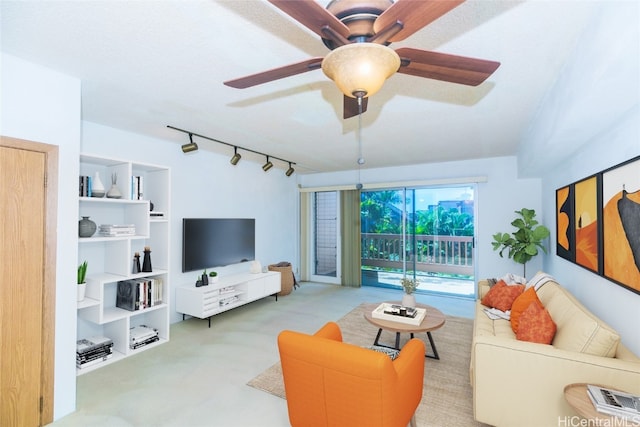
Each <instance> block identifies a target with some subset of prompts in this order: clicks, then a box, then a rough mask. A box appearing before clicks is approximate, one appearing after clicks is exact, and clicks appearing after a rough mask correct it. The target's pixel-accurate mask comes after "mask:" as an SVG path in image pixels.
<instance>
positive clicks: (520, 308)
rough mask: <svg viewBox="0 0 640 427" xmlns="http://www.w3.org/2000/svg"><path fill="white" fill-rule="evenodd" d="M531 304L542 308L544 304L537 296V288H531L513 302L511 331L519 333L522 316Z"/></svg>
mask: <svg viewBox="0 0 640 427" xmlns="http://www.w3.org/2000/svg"><path fill="white" fill-rule="evenodd" d="M531 303H536V304H538V305H539V306H540V307H542V303H541V302H540V299H539V298H538V294H536V290H535V288H533V287H531V288H529V289H527V290H526V291H524V292H523V293H521V294H520V295H519V296H518V298H516V299H515V301H513V304H512V305H511V329H512V330H513V332H515V333H517V332H518V324H519V322H520V315H521V314H522V313H523V312H524V311H525V310H526V309H527V307H529V305H530V304H531Z"/></svg>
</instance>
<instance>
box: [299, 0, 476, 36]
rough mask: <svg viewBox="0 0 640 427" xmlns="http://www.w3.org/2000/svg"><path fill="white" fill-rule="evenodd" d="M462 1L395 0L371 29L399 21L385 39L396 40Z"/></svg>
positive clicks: (377, 28) (378, 30) (386, 26)
mask: <svg viewBox="0 0 640 427" xmlns="http://www.w3.org/2000/svg"><path fill="white" fill-rule="evenodd" d="M464 1H465V0H397V1H396V2H395V3H394V4H393V5H391V6H389V8H388V9H387V10H385V11H384V12H382V14H381V15H380V16H378V18H377V19H376V21H375V22H374V24H373V29H374V31H375V32H376V34H377V33H379V32H381V31H383V30H385V29H387V28H388V27H390V26H392V25H394V24H396V23H397V22H400V23H401V24H402V25H403V28H402V30H400V31H398V32H397V33H395V34H393V35H392V36H391V37H389V39H387V41H389V42H397V41H400V40H404V39H406V38H407V37H409V36H410V35H411V34H413V33H415V32H416V31H418V30H420V29H421V28H423V27H425V26H427V25H429V24H430V23H432V22H433V21H435V20H436V19H438V18H440V17H441V16H442V15H444V14H445V13H447V12H449V11H450V10H451V9H453V8H455V7H456V6H458V5H459V4H461V3H463V2H464ZM292 3H297V2H292Z"/></svg>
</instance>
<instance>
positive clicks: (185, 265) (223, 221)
mask: <svg viewBox="0 0 640 427" xmlns="http://www.w3.org/2000/svg"><path fill="white" fill-rule="evenodd" d="M255 224H256V220H255V219H253V218H183V219H182V272H183V273H186V272H187V271H195V270H204V269H206V268H214V267H223V266H225V265H230V264H237V263H239V262H245V261H251V260H253V259H254V258H255Z"/></svg>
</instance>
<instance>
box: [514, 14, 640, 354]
mask: <svg viewBox="0 0 640 427" xmlns="http://www.w3.org/2000/svg"><path fill="white" fill-rule="evenodd" d="M639 15H640V3H638V2H607V3H606V7H604V5H603V7H602V9H601V11H600V13H598V14H597V15H596V16H594V17H593V20H592V22H591V23H590V25H589V28H588V31H585V33H584V34H583V36H582V38H581V40H580V41H579V42H578V45H577V47H576V50H575V51H574V54H573V56H572V57H571V58H569V60H568V62H567V64H566V66H565V68H564V69H563V72H562V73H561V74H560V75H559V76H558V79H557V82H556V84H555V86H554V87H553V88H551V90H550V91H549V93H548V94H547V96H546V97H545V100H544V102H543V103H542V104H541V105H540V113H539V114H538V116H537V117H536V118H535V120H534V121H533V122H532V126H531V128H530V131H529V132H528V134H527V135H525V136H524V138H523V143H522V144H521V147H520V151H519V153H518V159H519V161H520V164H521V166H522V168H521V172H523V173H531V172H534V173H536V174H537V175H538V176H543V181H542V205H543V206H544V213H545V217H546V218H548V219H549V221H555V190H556V189H558V188H560V187H563V186H565V185H567V184H570V183H573V182H576V181H578V180H581V179H583V178H586V177H588V176H591V175H593V174H594V173H597V172H600V171H602V170H604V169H607V168H609V167H612V166H615V165H616V164H619V163H621V162H623V161H625V160H628V159H631V158H633V157H635V156H638V155H640V113H639V102H640V60H639V58H640V26H639V25H638V16H639ZM638 173H639V174H640V171H638ZM553 230H555V226H554V227H553ZM550 245H551V247H552V248H553V250H552V253H551V254H549V255H547V256H546V257H545V258H544V266H545V270H546V271H548V272H549V273H550V274H552V275H554V276H555V277H556V278H557V279H558V281H559V282H560V283H562V284H563V285H564V286H566V287H567V288H568V289H569V290H570V291H571V292H572V293H573V294H574V295H575V296H576V297H577V298H578V299H579V300H580V301H581V302H582V303H583V304H584V305H585V306H586V307H587V308H589V309H590V310H592V311H593V312H594V313H595V314H596V315H598V316H599V317H600V318H602V319H603V320H604V321H605V322H607V323H609V324H610V325H611V326H612V327H613V328H614V329H616V330H617V331H618V332H619V333H620V334H621V336H622V341H623V343H625V344H626V345H627V346H628V347H629V348H630V349H631V350H632V351H633V352H634V353H636V354H639V355H640V333H639V332H638V330H637V326H638V325H640V295H638V294H636V293H633V292H631V291H630V290H627V289H625V288H623V287H621V286H619V285H617V284H615V283H614V282H611V281H609V280H607V279H604V278H602V277H600V276H598V275H596V274H594V273H592V272H590V271H588V270H585V269H583V268H581V267H578V266H577V265H575V264H573V263H571V262H568V261H566V260H564V259H563V258H560V257H558V256H556V255H555V245H556V236H555V233H552V236H551V241H550Z"/></svg>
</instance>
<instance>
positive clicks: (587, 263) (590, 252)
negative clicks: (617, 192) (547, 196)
mask: <svg viewBox="0 0 640 427" xmlns="http://www.w3.org/2000/svg"><path fill="white" fill-rule="evenodd" d="M574 224H575V228H576V229H575V232H576V234H575V236H576V240H575V242H576V243H575V246H576V263H577V264H580V265H582V266H583V267H587V268H589V269H591V270H593V271H598V199H597V179H596V177H595V176H594V177H591V178H588V179H586V180H584V181H581V182H578V183H577V184H576V185H575V220H574Z"/></svg>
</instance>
